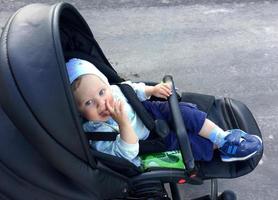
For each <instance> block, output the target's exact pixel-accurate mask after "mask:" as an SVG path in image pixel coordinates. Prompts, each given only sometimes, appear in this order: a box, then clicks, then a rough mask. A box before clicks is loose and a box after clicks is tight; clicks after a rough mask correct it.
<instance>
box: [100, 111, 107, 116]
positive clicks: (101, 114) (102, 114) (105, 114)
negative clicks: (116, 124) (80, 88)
mask: <svg viewBox="0 0 278 200" xmlns="http://www.w3.org/2000/svg"><path fill="white" fill-rule="evenodd" d="M99 115H100V116H102V117H106V116H108V115H109V112H108V110H103V111H101V112H100V114H99Z"/></svg>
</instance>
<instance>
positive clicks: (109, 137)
mask: <svg viewBox="0 0 278 200" xmlns="http://www.w3.org/2000/svg"><path fill="white" fill-rule="evenodd" d="M118 134H119V133H117V132H93V133H92V132H85V135H86V137H87V140H93V141H114V140H116V137H117V135H118Z"/></svg>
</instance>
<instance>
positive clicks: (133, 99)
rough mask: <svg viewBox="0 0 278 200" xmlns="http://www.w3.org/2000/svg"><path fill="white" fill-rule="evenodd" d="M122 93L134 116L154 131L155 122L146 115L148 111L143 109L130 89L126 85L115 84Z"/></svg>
mask: <svg viewBox="0 0 278 200" xmlns="http://www.w3.org/2000/svg"><path fill="white" fill-rule="evenodd" d="M117 85H118V86H119V87H120V89H121V91H122V93H123V94H124V95H125V97H126V98H127V100H128V103H129V104H130V105H131V107H132V108H133V109H134V110H135V112H136V114H137V115H138V116H139V118H140V119H141V120H142V122H143V123H144V125H145V126H146V127H147V128H148V129H149V130H150V131H152V130H154V128H155V121H154V119H153V117H152V116H151V115H150V113H148V111H147V110H146V109H145V107H144V106H143V104H142V103H141V102H140V100H139V99H138V97H137V95H136V93H135V91H134V90H133V89H132V87H131V86H130V85H128V84H117Z"/></svg>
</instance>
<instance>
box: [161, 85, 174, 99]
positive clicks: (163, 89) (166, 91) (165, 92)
mask: <svg viewBox="0 0 278 200" xmlns="http://www.w3.org/2000/svg"><path fill="white" fill-rule="evenodd" d="M160 94H161V95H164V96H165V97H169V96H170V95H171V94H172V93H171V91H170V90H169V89H168V88H167V87H161V89H160Z"/></svg>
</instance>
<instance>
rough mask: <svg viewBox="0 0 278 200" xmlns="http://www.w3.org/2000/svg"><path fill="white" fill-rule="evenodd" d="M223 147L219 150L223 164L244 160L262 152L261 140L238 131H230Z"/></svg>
mask: <svg viewBox="0 0 278 200" xmlns="http://www.w3.org/2000/svg"><path fill="white" fill-rule="evenodd" d="M228 132H230V133H229V134H228V135H227V136H226V137H225V143H224V145H223V146H222V147H221V148H219V150H220V152H221V155H220V156H221V160H222V161H223V162H233V161H240V160H246V159H249V158H251V157H253V156H255V155H256V154H257V153H258V152H260V151H261V150H262V140H261V138H260V137H258V136H257V135H250V134H248V133H245V132H244V131H242V130H240V129H232V130H230V131H228Z"/></svg>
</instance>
